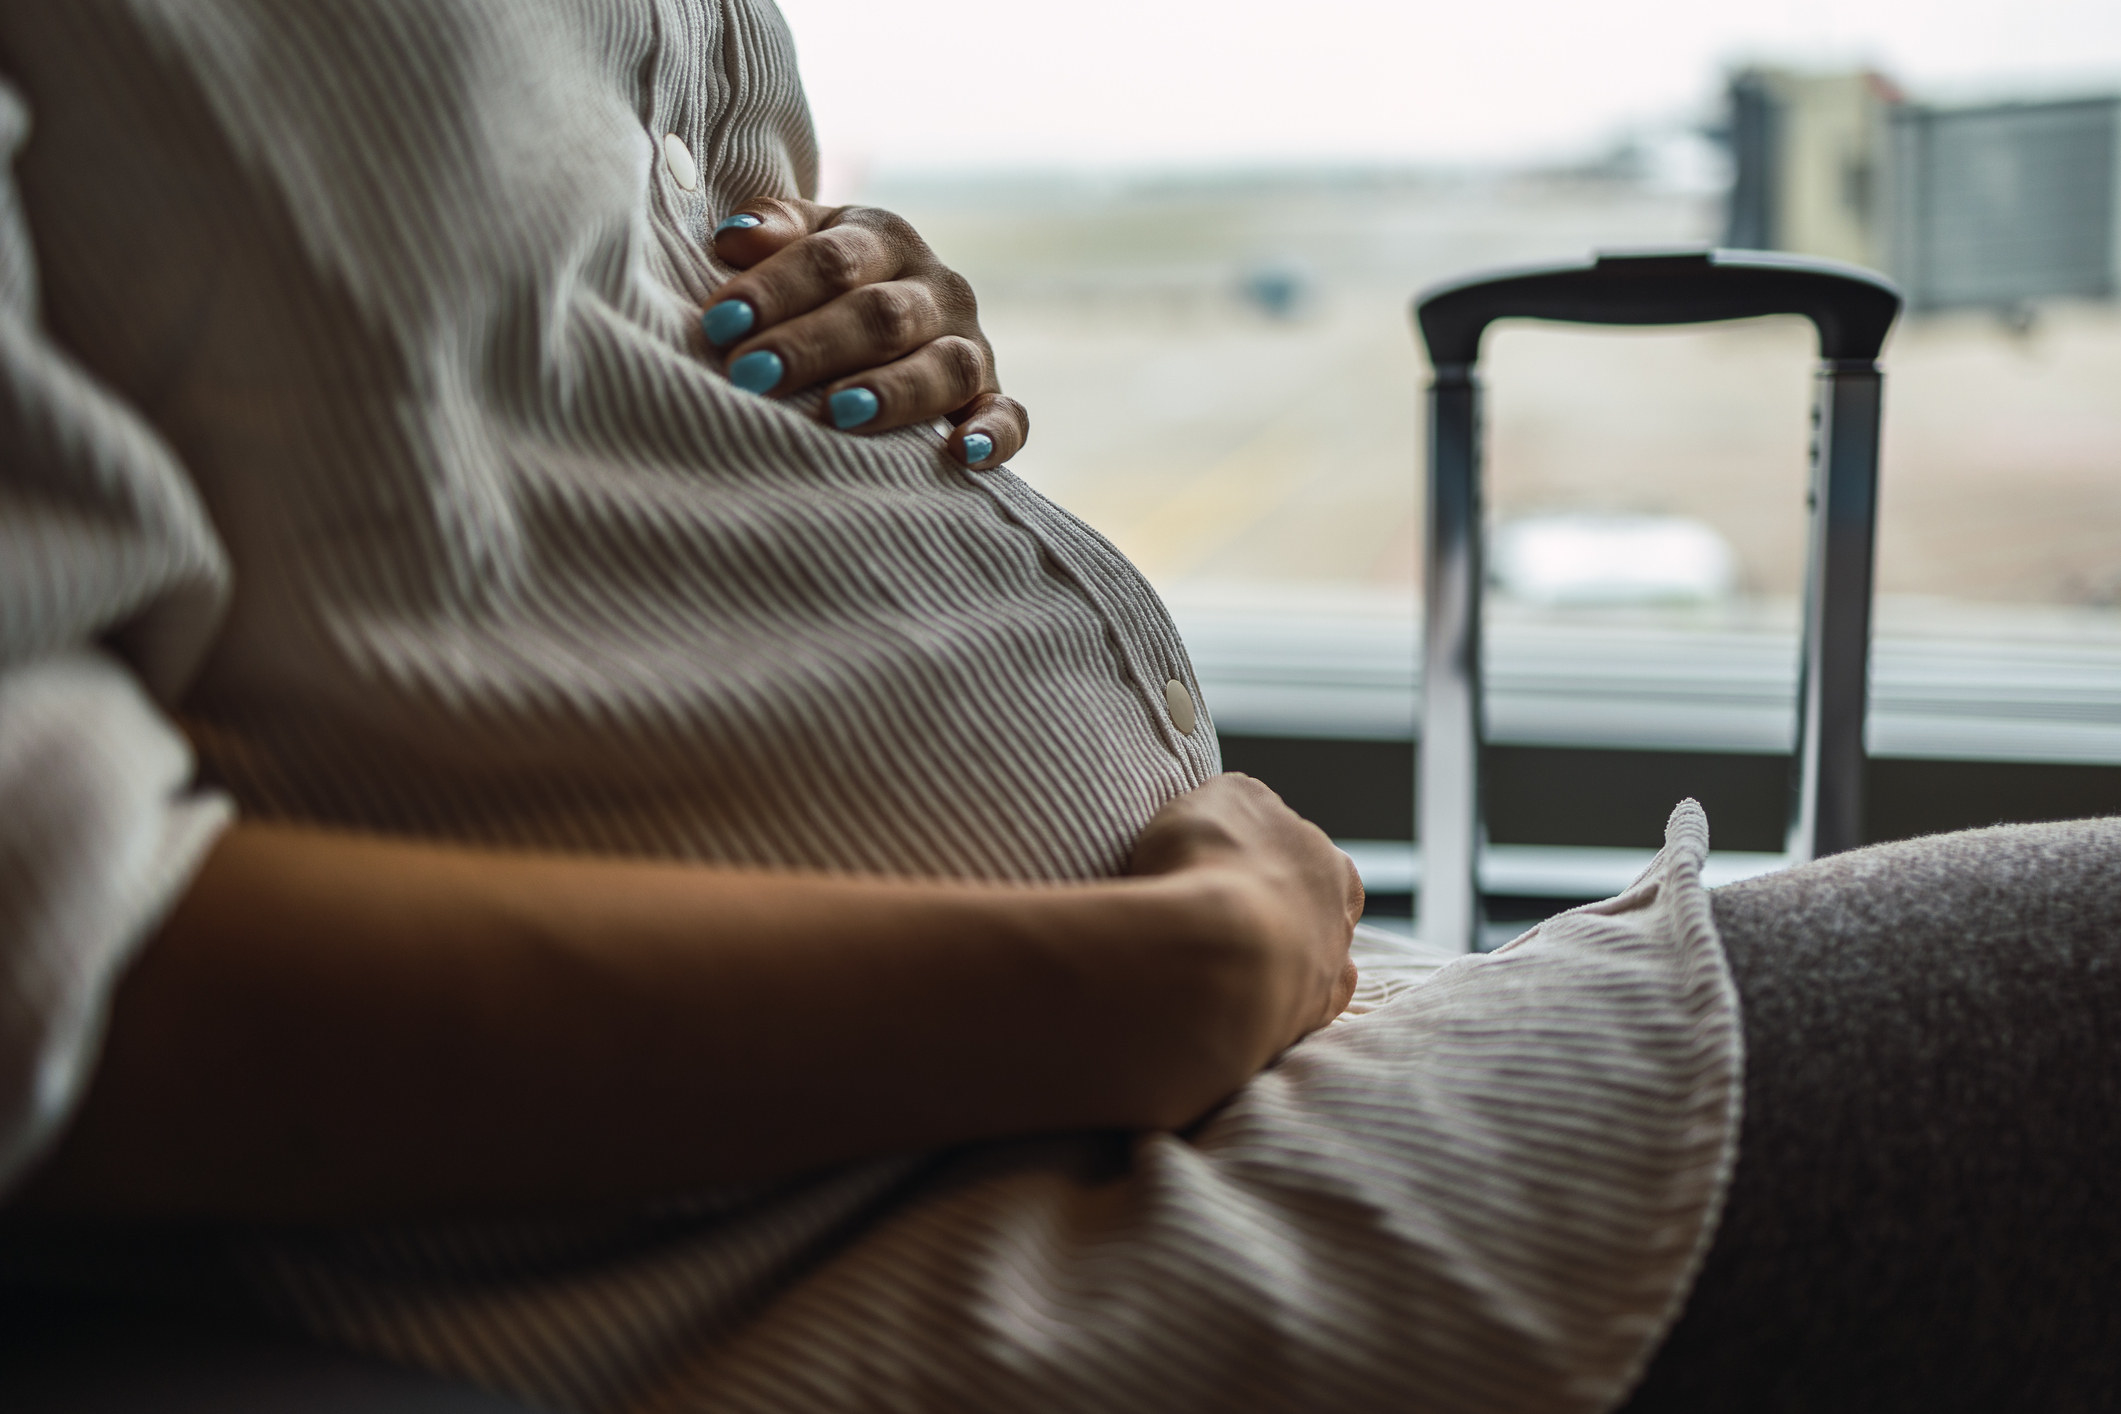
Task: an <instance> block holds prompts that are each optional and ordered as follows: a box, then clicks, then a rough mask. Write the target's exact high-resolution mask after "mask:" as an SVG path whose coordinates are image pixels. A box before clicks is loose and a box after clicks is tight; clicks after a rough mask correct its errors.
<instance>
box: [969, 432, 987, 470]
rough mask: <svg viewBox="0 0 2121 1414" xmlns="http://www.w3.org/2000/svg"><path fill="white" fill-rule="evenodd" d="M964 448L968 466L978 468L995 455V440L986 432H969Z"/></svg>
mask: <svg viewBox="0 0 2121 1414" xmlns="http://www.w3.org/2000/svg"><path fill="white" fill-rule="evenodd" d="M963 446H964V448H965V465H966V466H978V465H979V464H980V463H981V462H983V461H985V460H986V459H987V458H989V457H991V456H993V455H994V439H993V438H992V437H989V436H988V435H987V434H986V433H984V432H967V433H966V434H965V436H964V441H963Z"/></svg>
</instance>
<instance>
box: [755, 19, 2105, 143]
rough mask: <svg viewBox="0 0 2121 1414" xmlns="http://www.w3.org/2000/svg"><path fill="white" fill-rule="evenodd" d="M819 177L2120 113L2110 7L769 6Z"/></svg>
mask: <svg viewBox="0 0 2121 1414" xmlns="http://www.w3.org/2000/svg"><path fill="white" fill-rule="evenodd" d="M780 3H781V8H782V10H783V11H784V12H785V13H786V15H787V16H788V20H789V22H790V24H791V25H792V26H793V28H794V30H795V34H796V42H797V46H798V49H799V51H800V53H801V56H802V63H803V72H804V76H805V80H806V82H807V84H808V87H809V91H810V97H811V104H812V107H813V109H814V110H815V113H816V115H817V120H818V128H819V134H820V136H821V138H822V139H823V141H824V144H825V148H826V156H827V161H828V166H829V167H831V168H837V169H839V170H840V171H841V172H842V173H852V172H856V171H859V170H862V169H864V168H873V167H879V166H882V167H905V166H923V167H953V166H967V167H992V166H995V165H999V164H1014V163H1027V164H1035V165H1052V164H1067V165H1093V166H1095V165H1106V164H1112V163H1124V164H1130V165H1131V164H1148V165H1164V164H1171V163H1193V162H1214V163H1226V162H1233V161H1235V162H1243V161H1254V160H1267V161H1273V160H1288V159H1304V158H1324V159H1335V158H1339V159H1356V160H1376V159H1385V160H1393V159H1410V160H1415V161H1482V160H1489V159H1495V158H1504V159H1509V158H1522V157H1538V156H1559V155H1565V154H1569V153H1577V152H1583V151H1585V150H1588V149H1590V148H1592V147H1595V146H1596V145H1598V144H1600V143H1601V142H1603V141H1607V140H1610V138H1611V136H1612V135H1613V134H1615V133H1616V132H1618V131H1619V130H1621V129H1622V128H1624V127H1626V126H1628V125H1629V124H1631V123H1633V124H1645V123H1657V122H1659V121H1669V120H1671V119H1674V118H1677V117H1683V116H1685V115H1687V114H1689V113H1705V112H1707V111H1709V110H1710V107H1711V103H1712V99H1713V96H1714V95H1715V94H1716V92H1717V91H1718V89H1719V87H1720V77H1719V76H1720V74H1721V73H1722V71H1723V69H1724V67H1725V66H1726V65H1727V64H1728V63H1730V62H1731V61H1733V60H1735V59H1740V58H1745V57H1766V58H1778V59H1784V60H1796V61H1799V62H1802V63H1805V64H1809V65H1812V66H1823V65H1846V64H1850V63H1870V64H1873V65H1876V66H1877V67H1879V68H1882V69H1884V70H1885V71H1886V72H1888V73H1890V74H1891V75H1893V76H1894V77H1895V78H1897V79H1899V80H1900V81H1901V82H1902V83H1903V84H1905V85H1907V86H1909V87H1911V88H1912V89H1913V90H1915V91H1916V93H1917V94H1918V95H1923V94H1926V93H1937V94H1950V95H1953V96H1957V95H1959V94H1962V93H1967V92H2002V93H2005V94H2008V93H2010V92H2012V91H2013V90H2025V91H2037V90H2048V89H2053V88H2055V87H2057V86H2060V87H2065V88H2068V87H2077V88H2089V89H2092V90H2095V91H2096V90H2102V89H2103V90H2109V91H2112V90H2121V0H2009V2H2008V3H2004V0H1745V3H1737V0H1602V3H1597V4H1591V3H1584V0H1454V3H1451V4H1440V3H1434V2H1433V0H1277V3H1272V4H1268V3H1261V0H1065V3H1061V0H780Z"/></svg>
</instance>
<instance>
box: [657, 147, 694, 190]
mask: <svg viewBox="0 0 2121 1414" xmlns="http://www.w3.org/2000/svg"><path fill="white" fill-rule="evenodd" d="M663 165H664V166H666V167H668V168H669V169H670V180H672V181H673V182H676V183H677V184H678V185H679V186H681V187H683V188H684V189H685V190H686V191H691V190H692V189H693V188H694V187H696V186H698V185H699V184H700V164H699V163H697V162H695V161H693V160H692V149H691V148H689V147H687V146H685V140H684V139H683V138H681V137H679V136H678V135H677V134H676V133H664V134H663Z"/></svg>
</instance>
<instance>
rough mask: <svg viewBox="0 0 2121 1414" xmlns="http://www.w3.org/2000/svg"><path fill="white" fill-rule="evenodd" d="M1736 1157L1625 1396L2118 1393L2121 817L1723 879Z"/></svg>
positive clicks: (1870, 1405) (2029, 1400)
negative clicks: (1704, 1247) (1740, 1041)
mask: <svg viewBox="0 0 2121 1414" xmlns="http://www.w3.org/2000/svg"><path fill="white" fill-rule="evenodd" d="M1713 902H1714V908H1715V916H1716V924H1717V928H1718V929H1719V931H1720V932H1721V934H1722V938H1723V944H1724V947H1725V949H1726V951H1727V952H1728V953H1729V956H1730V960H1731V967H1732V970H1733V972H1734V974H1735V975H1736V978H1737V982H1738V988H1739V992H1740V994H1741V996H1742V998H1743V1013H1744V1023H1745V1032H1746V1041H1747V1048H1748V1067H1747V1073H1746V1084H1745V1095H1746V1099H1745V1121H1744V1127H1743V1130H1742V1140H1741V1144H1740V1157H1739V1164H1738V1173H1737V1177H1736V1179H1735V1180H1734V1182H1733V1184H1732V1187H1731V1194H1730V1199H1729V1204H1728V1207H1727V1210H1726V1213H1725V1217H1724V1221H1723V1225H1722V1228H1721V1230H1720V1231H1719V1233H1718V1235H1717V1238H1716V1243H1715V1247H1714V1249H1713V1251H1712V1253H1711V1255H1710V1257H1709V1261H1708V1264H1707V1267H1706V1269H1705V1270H1704V1272H1703V1274H1702V1277H1701V1280H1700V1281H1699V1283H1698V1284H1697V1286H1696V1289H1695V1291H1694V1294H1693V1296H1692V1297H1691V1298H1690V1300H1689V1303H1688V1307H1687V1311H1686V1315H1685V1317H1684V1318H1683V1319H1682V1320H1681V1322H1680V1324H1679V1326H1678V1328H1677V1330H1676V1331H1675V1332H1674V1333H1673V1336H1672V1338H1671V1340H1670V1342H1669V1343H1668V1344H1667V1346H1666V1347H1665V1349H1664V1350H1663V1351H1662V1352H1661V1353H1660V1354H1659V1356H1658V1358H1657V1361H1656V1364H1655V1366H1654V1367H1653V1370H1652V1373H1651V1375H1650V1377H1649V1379H1648V1381H1647V1382H1646V1384H1645V1386H1644V1388H1643V1389H1642V1390H1641V1392H1640V1393H1639V1394H1638V1395H1637V1396H1636V1398H1635V1399H1634V1401H1633V1402H1632V1403H1630V1404H1629V1405H1628V1409H1629V1411H1630V1414H1697V1412H1698V1411H1703V1410H1715V1411H1719V1414H1756V1411H1757V1414H1839V1411H1847V1412H1848V1414H1858V1411H1861V1412H1862V1414H1902V1412H1903V1411H1904V1414H1951V1412H1952V1411H1967V1412H1968V1414H1975V1411H1979V1412H1980V1414H1998V1411H2005V1410H2009V1411H2018V1410H2026V1411H2033V1410H2037V1411H2040V1414H2072V1411H2092V1410H2115V1409H2121V820H2090V821H2080V822H2073V823H2068V824H2054V825H2028V826H2013V827H2008V828H2003V829H1993V830H1981V831H1976V832H1972V833H1967V834H1957V835H1943V836H1938V837H1936V838H1933V839H1922V840H1910V841H1907V842H1905V843H1899V844H1889V845H1880V846H1877V847H1875V848H1871V849H1865V850H1859V851H1856V852H1854V853H1851V854H1846V855H1841V856H1838V857H1836V858H1833V859H1828V860H1824V861H1821V862H1819V863H1817V864H1813V865H1810V866H1808V867H1806V868H1802V869H1797V870H1792V871H1790V872H1788V873H1783V874H1776V875H1771V876H1768V877H1766V878H1762V879H1756V880H1753V881H1751V882H1748V883H1744V884H1737V885H1733V886H1731V887H1729V888H1724V889H1720V890H1718V891H1717V892H1716V893H1715V894H1714V895H1713Z"/></svg>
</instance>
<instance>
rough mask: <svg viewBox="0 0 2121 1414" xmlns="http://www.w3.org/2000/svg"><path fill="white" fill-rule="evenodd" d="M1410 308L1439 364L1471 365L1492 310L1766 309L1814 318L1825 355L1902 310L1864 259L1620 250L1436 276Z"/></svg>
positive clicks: (1852, 345)
mask: <svg viewBox="0 0 2121 1414" xmlns="http://www.w3.org/2000/svg"><path fill="white" fill-rule="evenodd" d="M1414 311H1415V319H1416V320H1417V322H1418V323H1419V324H1420V325H1421V337H1422V342H1423V343H1425V344H1426V345H1428V350H1429V362H1430V364H1431V365H1433V366H1434V367H1435V368H1436V369H1438V370H1439V371H1441V370H1443V369H1445V368H1447V367H1452V366H1454V365H1455V366H1458V367H1462V368H1470V367H1471V366H1472V364H1473V363H1475V362H1476V361H1477V360H1478V359H1479V357H1480V337H1481V335H1482V334H1484V333H1485V332H1486V331H1487V327H1488V325H1490V324H1492V323H1494V322H1495V321H1496V320H1498V319H1552V320H1560V321H1563V322H1565V323H1573V324H1706V323H1709V322H1712V321H1715V320H1721V319H1749V318H1752V317H1754V316H1756V315H1763V314H1801V315H1803V316H1805V317H1806V318H1807V319H1810V320H1811V321H1812V324H1813V325H1814V326H1815V327H1816V328H1817V329H1818V331H1819V356H1820V358H1821V359H1824V360H1827V361H1829V362H1841V361H1845V360H1853V361H1857V362H1862V363H1870V362H1872V361H1873V360H1875V359H1876V358H1877V357H1878V350H1879V349H1880V347H1882V346H1883V345H1884V343H1885V335H1886V331H1887V330H1888V329H1890V328H1892V325H1893V320H1894V318H1895V317H1896V316H1897V315H1898V314H1899V312H1900V292H1899V291H1898V290H1897V289H1895V288H1894V287H1893V285H1892V283H1891V282H1890V281H1888V280H1887V279H1885V277H1883V276H1882V275H1878V274H1874V273H1873V272H1871V271H1869V270H1865V269H1863V268H1861V267H1860V266H1855V265H1845V264H1843V263H1842V262H1840V261H1837V260H1819V259H1814V258H1812V257H1809V256H1797V255H1784V254H1782V253H1780V252H1777V251H1762V250H1690V251H1645V252H1639V253H1628V252H1619V253H1611V254H1600V255H1597V256H1594V257H1593V258H1592V259H1590V260H1587V261H1579V262H1575V263H1571V264H1567V265H1539V266H1530V267H1524V268H1519V269H1513V270H1496V271H1489V272H1487V273H1484V274H1478V275H1471V276H1466V277H1464V278H1462V279H1457V280H1450V281H1446V282H1445V283H1443V284H1440V285H1432V286H1430V287H1429V288H1428V289H1426V290H1423V291H1422V292H1421V293H1420V294H1419V295H1417V296H1415V299H1414Z"/></svg>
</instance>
